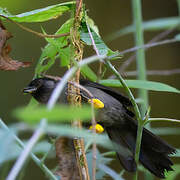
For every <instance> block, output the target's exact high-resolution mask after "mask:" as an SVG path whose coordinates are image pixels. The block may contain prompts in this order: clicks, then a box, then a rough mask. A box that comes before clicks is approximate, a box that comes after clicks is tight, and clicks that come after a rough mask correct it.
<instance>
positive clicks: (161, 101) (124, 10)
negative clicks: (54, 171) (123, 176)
mask: <svg viewBox="0 0 180 180" xmlns="http://www.w3.org/2000/svg"><path fill="white" fill-rule="evenodd" d="M60 2H63V1H62V0H61V1H58V0H53V1H47V0H31V1H30V0H16V1H11V0H0V6H1V7H6V8H7V10H8V11H10V12H11V13H12V14H18V13H22V12H25V11H30V10H33V9H38V8H42V7H46V6H48V5H53V4H57V3H60ZM84 2H85V4H86V8H87V9H89V12H88V14H89V16H90V17H92V18H93V19H94V21H95V23H96V24H97V26H98V27H99V30H100V34H101V36H102V38H103V39H104V40H106V37H107V36H108V35H109V34H111V33H113V32H115V31H117V30H119V29H121V28H123V27H125V26H127V25H130V24H131V23H132V10H131V1H130V0H118V1H117V0H111V1H108V0H97V1H92V0H86V1H84ZM142 10H143V20H151V19H155V18H162V17H171V16H177V15H178V8H177V3H176V0H171V1H169V0H151V1H145V0H144V1H142ZM66 18H67V15H64V16H62V17H61V18H59V19H56V20H52V21H49V22H46V23H36V24H27V23H24V25H25V26H27V27H30V28H32V29H34V30H36V31H41V27H43V28H44V29H45V30H46V32H47V33H49V34H52V33H54V32H55V31H56V30H57V29H58V28H59V27H60V25H61V24H62V23H63V22H64V20H65V19H66ZM5 25H6V28H7V29H8V30H9V31H10V32H11V33H12V34H13V36H14V38H12V39H10V40H9V41H8V42H9V43H10V44H11V47H12V52H11V57H13V59H16V60H20V61H32V62H33V65H32V66H31V67H29V68H24V69H23V68H22V69H20V70H18V71H14V72H13V71H11V72H8V71H6V72H5V71H0V82H1V85H0V87H1V88H0V91H1V93H0V117H1V118H2V119H3V120H4V121H5V122H6V123H14V122H16V121H17V120H16V119H14V117H13V116H12V113H11V112H12V110H13V109H15V108H16V107H19V106H23V105H26V104H28V101H29V99H30V97H29V96H24V95H23V93H22V89H23V88H24V87H25V86H26V85H27V84H28V83H29V82H30V81H31V79H32V77H33V73H34V68H35V65H36V63H37V60H38V58H39V56H40V54H41V48H43V47H44V45H45V44H46V42H45V40H43V39H41V38H39V37H36V36H35V35H33V34H30V33H28V32H25V31H23V30H21V29H20V28H19V27H17V26H16V25H15V24H12V23H9V22H6V23H5ZM158 33H160V31H158V32H157V31H156V32H145V42H148V41H149V40H151V39H152V38H153V37H154V36H156V35H157V34H158ZM177 33H179V32H178V31H175V32H174V33H172V34H171V35H170V36H168V37H167V38H173V37H174V36H175V34H177ZM107 44H108V45H109V47H110V48H111V49H112V50H119V51H122V50H125V49H128V48H131V47H133V46H134V39H133V35H132V34H129V35H126V36H122V37H119V38H116V39H115V40H113V41H108V42H107ZM92 54H94V52H93V51H92V50H90V49H89V48H86V50H85V52H84V56H90V55H92ZM129 56H130V55H129V54H128V55H125V56H124V58H123V59H121V60H120V61H119V62H118V66H120V65H121V64H122V63H123V62H124V61H125V60H127V59H128V57H129ZM146 62H147V69H148V70H157V69H161V70H163V69H169V70H170V69H174V68H180V44H179V43H173V44H168V45H163V46H158V47H154V48H151V49H150V50H148V51H147V52H146ZM57 66H58V67H56V68H54V69H53V70H52V71H50V73H51V74H58V75H63V73H64V72H65V69H60V68H59V63H57ZM94 66H96V65H94ZM94 68H96V67H94ZM135 68H136V67H135V63H133V64H132V65H131V66H130V67H129V68H128V70H134V69H135ZM54 71H55V72H54ZM133 78H135V77H133ZM128 79H132V77H128ZM148 80H153V81H159V82H163V83H167V84H169V85H172V86H174V87H176V88H177V89H180V74H176V75H171V76H148ZM149 99H150V106H151V116H152V117H169V118H175V119H180V96H179V94H175V93H166V92H149ZM156 125H157V126H169V127H177V126H178V125H177V124H175V123H174V124H172V123H168V124H167V123H161V124H160V123H156ZM178 137H179V136H178V135H177V137H176V136H168V137H167V136H166V137H163V138H164V139H166V140H168V141H169V143H170V144H172V145H173V146H175V147H178V148H179V139H178ZM37 170H38V169H37ZM30 172H31V171H29V173H30ZM39 172H40V171H39ZM27 173H28V172H27ZM33 176H34V178H35V179H37V177H36V175H35V174H31V178H30V179H32V178H33Z"/></svg>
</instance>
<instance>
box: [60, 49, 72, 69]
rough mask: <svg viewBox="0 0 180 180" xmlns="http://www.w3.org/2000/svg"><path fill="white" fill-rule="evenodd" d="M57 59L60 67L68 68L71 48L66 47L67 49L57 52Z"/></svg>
mask: <svg viewBox="0 0 180 180" xmlns="http://www.w3.org/2000/svg"><path fill="white" fill-rule="evenodd" d="M59 57H60V59H61V66H62V67H63V66H68V65H69V63H70V59H71V48H70V47H67V48H62V49H61V50H60V51H59Z"/></svg>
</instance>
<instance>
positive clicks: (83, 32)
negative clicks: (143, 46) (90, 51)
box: [80, 20, 119, 58]
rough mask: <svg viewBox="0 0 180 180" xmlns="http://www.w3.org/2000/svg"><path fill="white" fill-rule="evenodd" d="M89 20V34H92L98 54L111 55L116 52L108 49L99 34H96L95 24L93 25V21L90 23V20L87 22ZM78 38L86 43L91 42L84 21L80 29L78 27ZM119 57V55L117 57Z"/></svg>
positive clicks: (89, 43) (90, 43)
mask: <svg viewBox="0 0 180 180" xmlns="http://www.w3.org/2000/svg"><path fill="white" fill-rule="evenodd" d="M88 22H90V24H88V25H89V27H90V30H91V34H92V36H93V39H94V42H95V45H96V47H97V49H98V52H99V54H100V55H113V54H116V53H117V52H113V51H112V50H110V49H109V48H108V46H107V45H106V44H105V43H104V41H103V40H102V39H101V37H100V36H99V34H97V28H96V26H94V23H92V20H91V21H90V20H88V21H87V23H88ZM80 38H81V40H82V41H83V42H85V43H86V44H87V45H89V46H91V45H93V44H92V40H91V38H90V35H89V32H88V29H87V25H86V22H82V24H81V29H80ZM118 58H119V57H118Z"/></svg>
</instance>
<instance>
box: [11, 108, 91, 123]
mask: <svg viewBox="0 0 180 180" xmlns="http://www.w3.org/2000/svg"><path fill="white" fill-rule="evenodd" d="M14 114H15V116H16V117H18V118H19V119H21V120H22V121H26V122H29V123H38V122H39V121H40V119H42V118H47V119H48V121H49V122H66V121H72V120H74V119H78V118H80V119H83V120H89V119H90V117H91V108H90V107H89V106H83V107H82V108H78V107H72V106H65V105H61V106H55V107H54V108H53V109H52V110H47V108H46V107H43V106H39V107H36V108H33V107H27V108H19V109H16V110H15V111H14Z"/></svg>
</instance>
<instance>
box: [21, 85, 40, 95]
mask: <svg viewBox="0 0 180 180" xmlns="http://www.w3.org/2000/svg"><path fill="white" fill-rule="evenodd" d="M36 90H37V87H35V86H28V87H25V88H24V89H23V93H33V92H36Z"/></svg>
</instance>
